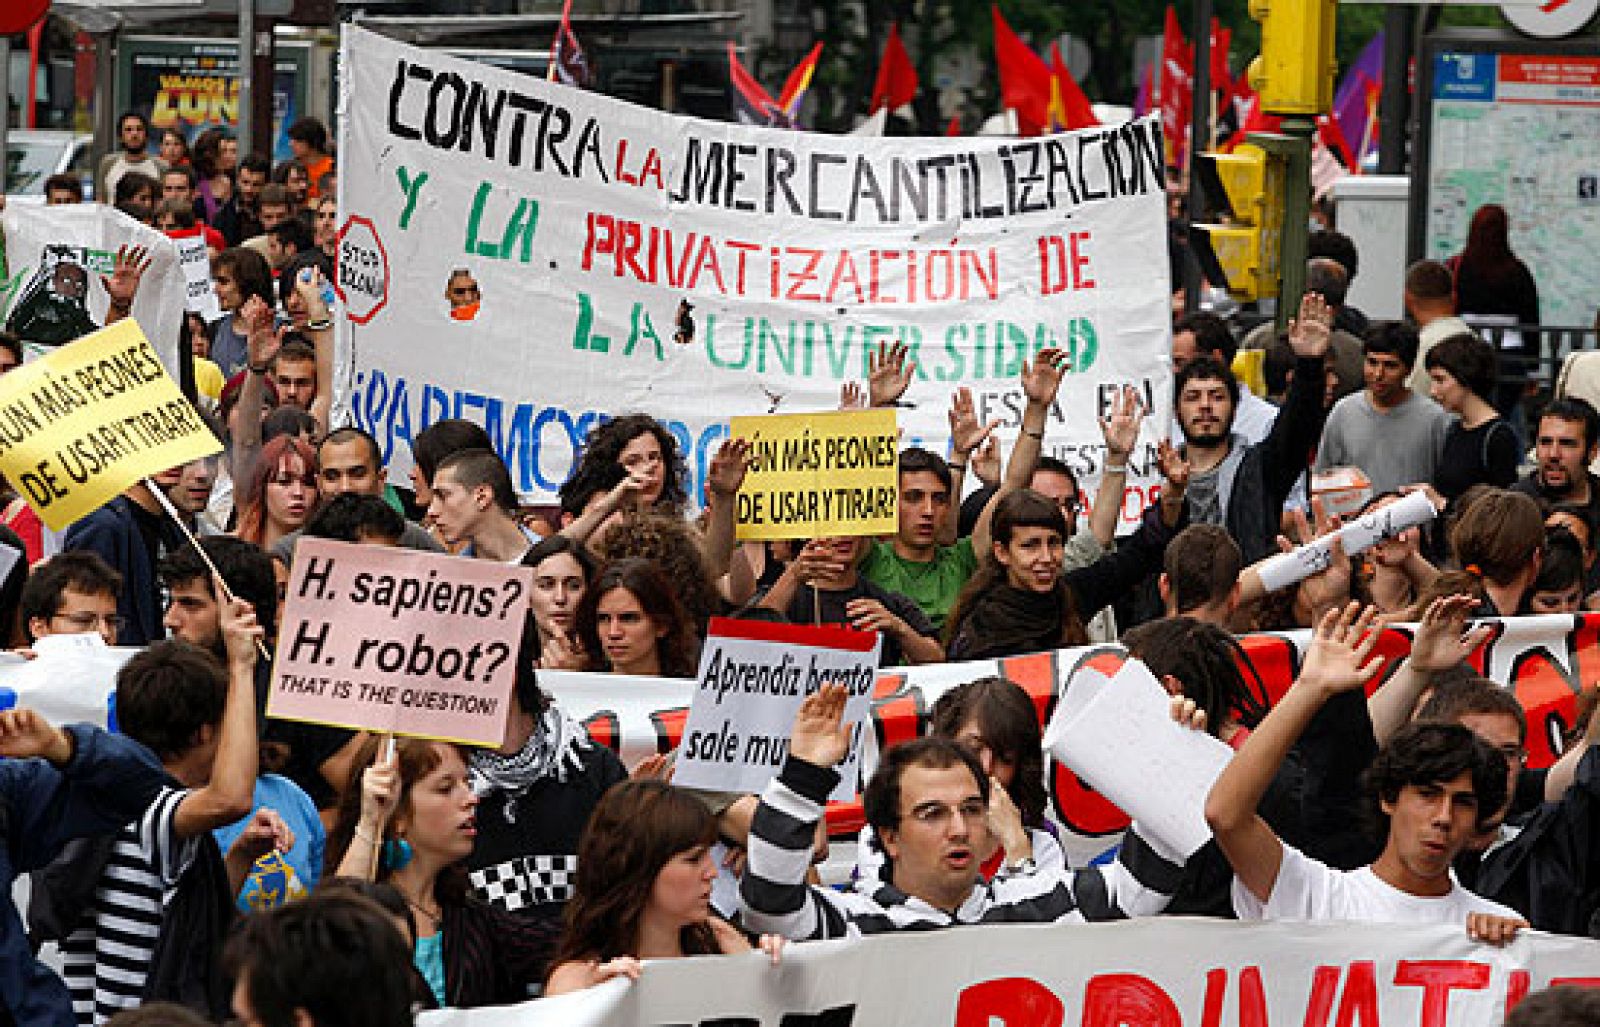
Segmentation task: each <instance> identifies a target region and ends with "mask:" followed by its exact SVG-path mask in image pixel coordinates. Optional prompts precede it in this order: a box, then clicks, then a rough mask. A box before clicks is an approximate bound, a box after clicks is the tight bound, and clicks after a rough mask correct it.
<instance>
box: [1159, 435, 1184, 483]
mask: <svg viewBox="0 0 1600 1027" xmlns="http://www.w3.org/2000/svg"><path fill="white" fill-rule="evenodd" d="M1156 466H1157V467H1159V468H1160V469H1161V477H1163V478H1165V479H1166V481H1167V488H1166V489H1163V490H1162V494H1163V495H1165V494H1166V492H1167V491H1169V490H1170V491H1175V492H1177V493H1178V494H1179V495H1182V494H1183V492H1184V490H1186V489H1187V488H1188V487H1189V475H1190V474H1191V473H1192V470H1193V469H1192V468H1191V467H1190V465H1189V461H1188V458H1186V457H1185V456H1184V455H1183V452H1182V451H1181V450H1180V449H1178V447H1177V446H1174V445H1173V444H1172V440H1170V439H1162V440H1161V442H1160V443H1159V444H1158V445H1157V446H1156Z"/></svg>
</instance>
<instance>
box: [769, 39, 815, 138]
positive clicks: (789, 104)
mask: <svg viewBox="0 0 1600 1027" xmlns="http://www.w3.org/2000/svg"><path fill="white" fill-rule="evenodd" d="M821 56H822V44H821V43H818V44H817V45H816V46H813V47H812V48H811V52H810V53H808V54H806V55H805V58H804V59H803V60H801V62H800V63H799V64H796V65H795V66H794V70H793V71H791V72H789V77H788V78H786V79H784V81H783V92H782V93H780V94H779V95H778V106H779V107H782V108H783V113H784V115H785V116H787V117H788V119H789V121H790V123H791V124H795V125H798V124H799V123H800V104H801V102H802V101H803V100H805V98H806V90H807V89H809V88H811V76H812V75H813V74H815V73H816V70H817V58H819V57H821Z"/></svg>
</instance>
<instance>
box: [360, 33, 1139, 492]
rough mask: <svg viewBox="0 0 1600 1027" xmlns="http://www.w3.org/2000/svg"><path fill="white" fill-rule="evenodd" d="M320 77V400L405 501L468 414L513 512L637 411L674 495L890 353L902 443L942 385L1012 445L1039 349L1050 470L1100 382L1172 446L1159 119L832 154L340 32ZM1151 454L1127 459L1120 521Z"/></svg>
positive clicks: (810, 143) (931, 440) (927, 414)
mask: <svg viewBox="0 0 1600 1027" xmlns="http://www.w3.org/2000/svg"><path fill="white" fill-rule="evenodd" d="M342 59H343V69H344V70H343V73H342V75H341V77H340V81H341V87H342V89H343V96H342V98H341V106H340V110H341V115H342V116H341V118H340V125H341V136H340V162H339V166H340V174H339V210H340V218H341V221H342V227H341V233H340V243H339V256H338V260H339V273H338V276H337V277H338V289H339V291H340V293H341V294H342V296H343V298H344V300H345V309H344V311H343V314H342V316H341V317H340V319H339V322H338V331H337V339H338V344H339V352H340V359H339V367H340V368H341V369H342V373H343V378H342V380H341V381H340V382H339V388H338V399H337V402H338V404H339V410H340V411H341V413H340V416H346V415H349V416H353V417H354V420H355V422H356V423H357V424H359V425H361V426H362V427H364V428H368V429H370V430H371V431H372V432H373V433H374V434H375V435H376V436H377V437H378V439H379V440H380V442H381V443H382V445H383V452H384V457H385V459H386V460H387V461H388V462H389V467H390V470H391V473H392V474H395V475H398V476H399V479H400V480H403V478H404V475H405V473H406V469H407V467H408V465H409V461H410V452H409V447H408V445H407V442H408V440H409V439H410V438H412V437H413V436H414V435H416V433H418V432H419V431H421V430H422V429H423V428H424V427H426V426H427V425H428V424H430V423H431V422H433V421H437V420H439V419H441V418H446V417H467V418H470V419H472V420H474V421H479V422H481V423H482V424H483V425H484V426H485V427H486V428H487V429H488V431H489V434H490V436H491V438H493V439H494V441H495V444H496V446H497V448H498V449H499V450H500V452H501V454H502V455H503V456H504V457H505V458H506V460H507V462H508V464H509V465H510V466H511V469H512V476H513V480H514V481H515V483H516V486H517V488H518V491H519V492H520V493H522V494H523V495H524V496H526V497H528V498H531V499H548V498H549V497H550V496H551V495H552V494H553V493H554V491H555V490H556V488H557V487H559V486H560V484H561V483H562V481H564V480H565V479H566V478H567V476H568V474H569V473H570V471H571V469H572V467H573V461H574V457H575V453H576V451H577V448H578V446H579V444H580V443H581V441H582V440H583V438H584V437H585V435H586V434H587V432H588V431H589V429H590V428H591V427H593V425H594V424H595V423H596V422H597V421H598V420H600V419H603V418H605V417H608V416H612V415H615V414H618V413H622V412H626V411H632V410H642V411H645V412H647V413H651V414H654V415H656V416H658V417H660V418H661V419H662V420H663V421H665V422H667V423H668V424H669V425H670V427H671V429H672V431H673V433H674V434H675V435H676V436H677V437H678V440H679V443H680V445H681V447H682V448H683V450H684V451H685V453H686V455H687V457H688V462H689V467H690V471H691V472H692V475H693V478H694V481H693V483H692V484H693V488H692V489H691V491H690V495H691V496H692V497H698V496H699V495H700V491H699V486H700V484H701V482H703V480H704V474H705V468H706V464H707V462H708V461H709V459H710V457H711V455H712V454H713V453H714V452H715V449H716V446H717V444H718V441H719V440H720V439H721V438H722V437H724V436H725V435H726V432H727V419H728V417H729V416H731V415H735V414H762V413H791V412H797V411H806V410H821V409H832V408H833V407H835V406H836V405H837V403H838V396H839V388H840V385H841V383H843V382H846V381H856V382H862V381H864V380H865V378H866V376H867V368H868V358H869V355H870V354H871V353H872V352H873V351H874V350H876V349H877V348H878V347H879V346H880V345H884V344H894V343H903V344H905V345H906V346H907V347H909V349H910V351H911V359H912V360H913V361H914V362H915V363H916V365H917V369H918V370H917V375H916V380H915V382H914V383H913V384H912V385H911V388H910V390H909V392H908V393H907V395H906V397H905V399H904V401H903V407H902V409H901V425H902V427H903V428H904V429H905V443H906V444H907V445H912V444H925V445H928V446H930V447H931V448H933V449H935V450H937V451H941V452H942V451H944V450H945V449H946V446H947V438H948V425H947V422H946V417H945V415H946V410H947V408H948V403H949V396H950V393H951V391H952V390H954V389H955V388H957V387H960V386H969V387H971V388H972V390H973V392H974V394H975V399H976V401H977V412H978V416H979V417H980V418H983V419H985V420H987V419H998V420H1000V421H1002V422H1003V425H1004V426H1005V429H1009V430H1010V432H1011V433H1012V434H1014V430H1015V427H1016V424H1017V419H1018V418H1019V417H1020V414H1021V409H1022V406H1023V401H1022V395H1021V391H1020V389H1019V388H1018V387H1017V371H1018V368H1019V366H1020V364H1021V362H1022V360H1024V359H1026V358H1028V357H1030V356H1031V355H1032V354H1033V353H1034V352H1035V351H1037V350H1038V349H1040V348H1041V347H1044V346H1059V347H1062V348H1064V349H1065V350H1066V351H1067V352H1068V353H1069V354H1070V356H1071V373H1070V375H1069V377H1068V379H1067V382H1066V384H1065V385H1064V386H1063V389H1062V392H1061V397H1060V402H1059V404H1058V406H1057V408H1056V409H1055V410H1054V411H1053V412H1052V417H1051V420H1050V424H1049V427H1048V429H1047V432H1048V438H1047V445H1046V447H1045V449H1046V451H1047V452H1051V453H1054V454H1055V455H1057V456H1060V457H1062V458H1063V459H1065V460H1066V461H1067V462H1068V464H1070V465H1071V466H1073V467H1074V468H1075V469H1076V470H1077V471H1078V472H1079V473H1080V475H1081V476H1082V477H1083V478H1084V479H1085V480H1086V481H1089V482H1092V481H1093V480H1094V479H1096V478H1097V477H1098V474H1099V467H1100V463H1101V461H1102V458H1103V455H1104V451H1103V446H1102V444H1101V440H1100V434H1099V429H1098V427H1097V425H1096V415H1097V413H1099V412H1103V411H1104V410H1106V408H1107V406H1108V404H1109V397H1110V396H1111V395H1113V394H1114V392H1115V389H1116V388H1117V387H1118V386H1120V385H1122V384H1132V385H1135V386H1136V387H1137V388H1138V389H1139V391H1140V392H1141V394H1143V395H1144V396H1146V397H1147V399H1148V400H1149V401H1150V403H1151V405H1152V406H1153V408H1154V412H1153V416H1152V418H1151V420H1150V422H1149V423H1150V424H1151V425H1156V426H1164V425H1166V424H1168V423H1169V421H1170V417H1169V414H1168V412H1167V411H1168V410H1169V408H1170V397H1169V395H1168V393H1169V389H1170V373H1169V370H1168V360H1167V357H1168V341H1167V340H1168V338H1169V331H1170V324H1169V323H1170V319H1171V308H1170V306H1169V294H1168V279H1169V274H1168V266H1167V248H1166V222H1165V210H1166V206H1165V198H1164V195H1163V187H1164V182H1163V172H1162V157H1161V153H1162V143H1161V134H1160V129H1159V125H1158V121H1157V119H1155V118H1148V119H1144V120H1141V121H1136V122H1130V123H1128V124H1124V125H1118V126H1112V127H1107V128H1097V129H1093V130H1090V131H1086V132H1081V133H1075V134H1068V135H1060V136H1053V137H1048V138H1036V139H971V138H968V139H945V138H938V139H909V138H868V137H858V136H828V135H821V134H815V133H804V132H788V131H777V130H769V129H763V128H753V127H746V126H740V125H733V124H726V123H722V122H709V121H701V120H698V119H694V118H683V117H674V116H671V115H667V114H663V113H661V112H658V111H654V110H649V109H646V108H643V107H636V106H632V105H629V104H626V103H622V102H619V101H616V100H612V99H608V98H607V97H604V96H600V95H597V94H595V93H589V92H584V91H581V90H576V89H570V88H567V87H563V86H559V85H554V84H550V83H546V82H544V81H541V80H536V79H533V78H530V77H526V76H523V75H518V74H516V73H513V72H509V71H504V70H500V69H496V68H491V67H486V66H484V65H481V64H476V63H472V62H469V61H464V60H459V59H454V58H451V57H448V56H446V55H444V54H442V53H440V52H438V51H435V50H421V49H417V48H415V47H410V46H406V45H403V44H401V43H397V42H394V41H392V40H389V39H386V38H384V37H382V36H378V35H375V34H373V33H371V32H367V31H364V30H362V29H359V28H353V27H348V26H347V27H346V29H345V37H344V45H343V51H342ZM1005 429H1003V431H1004V430H1005ZM1156 441H1157V431H1156V430H1155V429H1151V430H1148V431H1147V432H1146V434H1145V436H1144V438H1143V439H1142V441H1141V446H1140V448H1139V451H1138V452H1136V453H1135V454H1134V459H1133V460H1132V461H1131V471H1132V473H1133V478H1132V485H1133V487H1135V488H1136V489H1138V490H1139V492H1138V494H1137V496H1138V499H1141V500H1142V499H1143V498H1145V497H1146V496H1147V494H1148V486H1149V485H1151V484H1153V483H1154V481H1155V478H1154V477H1153V475H1154V473H1155V472H1154V453H1155V443H1156ZM1138 506H1142V502H1138V503H1136V501H1135V496H1134V495H1133V494H1130V495H1129V497H1128V503H1127V507H1128V509H1129V510H1130V511H1132V512H1133V513H1135V514H1136V513H1137V507H1138Z"/></svg>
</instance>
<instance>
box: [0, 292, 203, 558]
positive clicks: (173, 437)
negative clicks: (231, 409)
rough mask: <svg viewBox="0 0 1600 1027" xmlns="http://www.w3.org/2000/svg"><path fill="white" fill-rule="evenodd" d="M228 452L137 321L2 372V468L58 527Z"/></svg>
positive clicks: (127, 321)
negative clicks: (153, 478) (172, 471)
mask: <svg viewBox="0 0 1600 1027" xmlns="http://www.w3.org/2000/svg"><path fill="white" fill-rule="evenodd" d="M221 449H222V443H220V442H218V441H217V437H216V436H215V435H213V434H212V433H211V429H210V428H208V427H206V423H205V422H204V421H203V420H201V418H200V415H199V413H197V412H196V411H195V409H194V407H193V406H192V405H191V404H190V403H189V401H188V400H187V399H184V398H183V393H181V392H179V391H178V383H177V382H175V381H173V380H172V377H171V376H170V375H168V374H167V369H166V368H165V367H163V366H162V365H161V360H160V359H159V358H158V357H157V356H156V351H155V350H154V349H152V348H151V347H150V342H149V340H148V339H146V338H145V337H144V333H143V332H142V331H140V330H139V325H138V324H137V323H136V322H135V321H134V320H133V319H132V318H124V319H123V320H121V321H118V322H117V323H116V324H114V325H111V326H110V327H109V328H102V329H101V330H100V331H98V332H94V333H93V334H90V335H86V336H84V337H83V338H81V339H79V340H77V341H76V342H73V343H69V344H68V345H65V346H62V347H61V348H60V349H57V350H55V351H53V352H51V353H49V354H48V355H46V356H44V357H42V358H40V359H38V360H34V361H31V362H29V363H27V364H24V365H23V366H22V367H20V368H18V369H17V370H15V371H12V372H11V373H9V374H7V375H4V376H0V473H3V474H4V475H5V476H6V477H7V478H8V479H10V481H11V484H12V485H13V486H15V487H16V489H17V492H18V493H19V494H20V495H22V497H23V498H24V499H26V500H27V501H28V505H29V506H31V507H33V508H34V510H35V511H37V512H38V514H39V519H40V520H42V521H44V523H45V524H46V525H48V526H49V527H50V528H51V529H52V530H55V531H60V530H61V529H63V528H65V527H66V526H67V525H69V524H71V523H72V522H73V521H75V520H77V519H78V518H80V517H82V516H83V515H85V514H87V513H90V512H91V511H93V510H95V509H96V508H98V507H100V506H102V505H103V504H105V503H106V502H107V501H108V500H110V499H111V498H112V497H114V496H116V495H117V494H118V493H119V492H121V491H122V490H123V489H126V488H127V487H128V486H129V485H132V484H133V483H134V482H136V481H138V480H139V479H140V478H144V477H146V476H148V475H151V474H156V473H159V472H161V471H164V470H166V469H167V468H169V467H175V466H177V465H178V464H181V463H186V462H188V461H190V460H194V459H196V458H198V457H202V456H209V455H210V454H212V453H216V452H219V451H221Z"/></svg>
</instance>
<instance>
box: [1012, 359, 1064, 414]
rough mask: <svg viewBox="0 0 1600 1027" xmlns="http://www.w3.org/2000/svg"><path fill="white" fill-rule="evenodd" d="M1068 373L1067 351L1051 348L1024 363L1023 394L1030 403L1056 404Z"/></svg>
mask: <svg viewBox="0 0 1600 1027" xmlns="http://www.w3.org/2000/svg"><path fill="white" fill-rule="evenodd" d="M1066 373H1067V354H1066V351H1065V350H1061V349H1057V348H1055V347H1053V346H1052V347H1049V348H1047V349H1042V350H1040V351H1039V352H1038V353H1036V354H1034V357H1033V360H1032V361H1031V362H1030V361H1027V360H1024V361H1023V362H1022V372H1021V377H1022V392H1023V395H1025V396H1027V397H1028V402H1030V403H1042V404H1044V405H1046V406H1049V405H1050V404H1051V403H1053V402H1055V398H1056V392H1057V390H1059V389H1060V388H1061V379H1062V378H1063V377H1065V376H1066Z"/></svg>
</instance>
